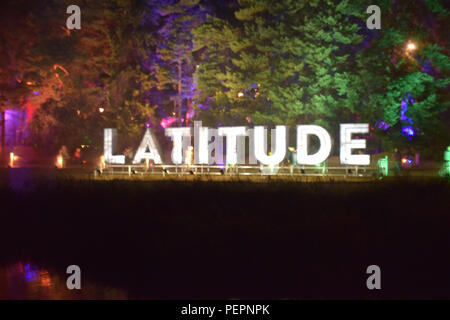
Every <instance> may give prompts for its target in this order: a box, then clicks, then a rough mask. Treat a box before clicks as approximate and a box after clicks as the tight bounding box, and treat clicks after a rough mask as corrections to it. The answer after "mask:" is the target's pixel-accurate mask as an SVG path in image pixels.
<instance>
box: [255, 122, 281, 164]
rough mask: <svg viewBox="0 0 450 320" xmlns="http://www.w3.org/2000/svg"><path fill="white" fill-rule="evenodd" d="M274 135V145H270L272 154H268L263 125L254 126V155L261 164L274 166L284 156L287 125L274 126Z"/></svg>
mask: <svg viewBox="0 0 450 320" xmlns="http://www.w3.org/2000/svg"><path fill="white" fill-rule="evenodd" d="M275 135H276V136H275V146H273V145H272V147H271V150H273V154H272V155H270V156H269V155H267V154H266V149H267V144H266V143H265V141H267V139H266V130H265V129H264V127H263V126H256V127H255V128H254V136H255V137H254V139H255V140H254V144H255V145H254V147H255V157H256V159H257V160H258V161H259V162H261V163H262V164H265V165H273V166H276V165H277V164H279V163H280V162H281V161H283V159H284V157H285V156H286V146H287V139H286V137H287V127H286V126H276V129H275ZM272 141H273V140H272Z"/></svg>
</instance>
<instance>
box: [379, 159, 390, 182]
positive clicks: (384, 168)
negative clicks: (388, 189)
mask: <svg viewBox="0 0 450 320" xmlns="http://www.w3.org/2000/svg"><path fill="white" fill-rule="evenodd" d="M377 164H378V171H379V172H380V173H381V174H382V175H383V176H385V177H387V176H388V174H389V159H388V156H386V157H384V158H381V159H380V160H378V163H377Z"/></svg>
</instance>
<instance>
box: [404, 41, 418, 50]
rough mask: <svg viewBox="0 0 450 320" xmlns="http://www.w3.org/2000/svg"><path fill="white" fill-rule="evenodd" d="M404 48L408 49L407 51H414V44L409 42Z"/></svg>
mask: <svg viewBox="0 0 450 320" xmlns="http://www.w3.org/2000/svg"><path fill="white" fill-rule="evenodd" d="M406 48H407V49H408V51H414V50H416V48H417V47H416V44H415V43H413V42H409V43H408V45H407V46H406Z"/></svg>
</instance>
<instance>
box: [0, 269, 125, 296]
mask: <svg viewBox="0 0 450 320" xmlns="http://www.w3.org/2000/svg"><path fill="white" fill-rule="evenodd" d="M67 276H69V275H67ZM0 299H1V300H29V299H31V300H59V299H61V300H64V299H88V300H94V299H112V300H122V299H127V294H126V292H124V291H121V290H117V289H112V288H107V287H103V286H99V285H92V284H87V283H85V282H83V280H82V283H81V290H69V289H67V286H66V278H65V277H61V276H59V275H56V274H51V273H50V272H49V271H48V270H44V269H42V268H39V267H38V266H36V265H34V264H31V263H24V262H18V263H15V264H12V265H9V266H6V267H0Z"/></svg>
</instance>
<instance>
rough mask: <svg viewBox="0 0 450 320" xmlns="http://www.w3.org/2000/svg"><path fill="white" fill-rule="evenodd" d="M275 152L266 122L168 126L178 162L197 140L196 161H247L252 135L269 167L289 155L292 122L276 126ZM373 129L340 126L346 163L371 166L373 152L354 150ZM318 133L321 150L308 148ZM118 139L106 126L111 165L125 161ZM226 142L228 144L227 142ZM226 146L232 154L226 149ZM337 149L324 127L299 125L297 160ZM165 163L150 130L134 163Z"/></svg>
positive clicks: (258, 158)
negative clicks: (117, 150)
mask: <svg viewBox="0 0 450 320" xmlns="http://www.w3.org/2000/svg"><path fill="white" fill-rule="evenodd" d="M271 130H272V131H271V152H268V151H267V129H266V128H265V127H264V126H255V127H254V128H247V127H245V126H242V127H220V128H218V129H212V128H207V127H203V126H202V122H201V121H195V122H194V127H193V128H167V129H165V135H166V136H167V137H170V139H171V140H172V142H173V148H172V153H171V159H172V163H173V164H176V165H182V164H184V163H185V161H186V159H185V156H184V155H185V152H186V150H187V148H188V147H189V146H191V145H192V137H193V138H194V139H193V142H194V163H195V164H205V165H213V164H217V165H221V164H224V163H225V162H226V163H227V164H229V165H235V164H245V163H246V139H247V137H248V147H249V149H248V151H249V152H248V155H249V156H248V163H249V164H257V163H258V162H259V163H261V164H263V165H278V164H279V163H280V162H282V161H283V160H284V158H285V156H286V149H287V147H288V143H287V141H288V135H287V132H288V128H287V126H276V127H275V129H271ZM368 132H369V124H366V123H358V124H341V125H340V161H341V163H342V164H347V165H369V164H370V156H369V155H366V154H357V155H356V154H353V152H352V150H353V149H365V148H366V140H365V139H352V135H353V134H365V133H368ZM310 136H316V137H317V138H318V140H319V142H320V146H319V149H318V151H316V152H315V153H314V154H310V153H309V152H308V145H309V140H310V139H309V137H310ZM116 142H117V130H116V129H105V132H104V156H105V162H106V163H108V164H125V156H124V155H114V152H115V147H116ZM224 142H225V143H224ZM224 147H225V150H226V153H224ZM330 152H331V136H330V134H329V133H328V132H327V131H326V130H325V129H324V128H322V127H320V126H316V125H298V126H297V163H298V164H299V165H315V164H319V163H322V162H323V161H325V160H326V159H327V158H328V157H329V155H330ZM147 159H148V160H152V161H153V162H154V163H155V164H162V163H163V162H162V158H161V152H160V149H159V146H158V143H157V140H156V139H155V137H154V136H153V134H152V132H151V130H150V129H147V131H146V132H145V135H144V137H143V139H142V142H141V144H140V146H139V148H138V149H137V151H136V154H135V156H134V159H133V164H140V163H142V162H143V161H146V160H147Z"/></svg>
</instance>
